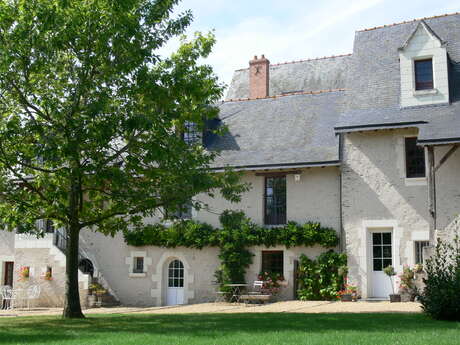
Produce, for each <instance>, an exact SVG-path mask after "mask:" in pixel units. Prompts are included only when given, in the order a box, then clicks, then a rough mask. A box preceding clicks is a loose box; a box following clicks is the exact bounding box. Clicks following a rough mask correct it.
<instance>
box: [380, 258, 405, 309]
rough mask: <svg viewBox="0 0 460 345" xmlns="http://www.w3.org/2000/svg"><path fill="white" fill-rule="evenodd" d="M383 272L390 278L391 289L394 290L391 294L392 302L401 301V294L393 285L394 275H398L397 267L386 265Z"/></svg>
mask: <svg viewBox="0 0 460 345" xmlns="http://www.w3.org/2000/svg"><path fill="white" fill-rule="evenodd" d="M383 272H384V273H385V274H386V275H387V276H388V277H389V278H390V284H391V290H392V291H393V293H392V294H390V302H401V295H400V294H397V293H395V288H394V285H393V277H394V276H395V275H396V272H395V269H394V268H393V266H391V265H390V266H387V267H385V268H384V269H383Z"/></svg>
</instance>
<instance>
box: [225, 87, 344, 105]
mask: <svg viewBox="0 0 460 345" xmlns="http://www.w3.org/2000/svg"><path fill="white" fill-rule="evenodd" d="M346 90H347V89H344V88H339V89H327V90H318V91H297V92H287V93H283V94H281V95H274V96H267V97H259V98H231V99H226V100H224V101H222V102H221V104H223V103H228V102H244V101H256V100H260V99H270V98H280V97H286V96H296V95H319V94H322V93H330V92H342V91H346Z"/></svg>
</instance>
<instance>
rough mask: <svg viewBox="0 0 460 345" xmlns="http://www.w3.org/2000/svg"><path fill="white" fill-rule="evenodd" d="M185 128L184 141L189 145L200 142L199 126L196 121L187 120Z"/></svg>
mask: <svg viewBox="0 0 460 345" xmlns="http://www.w3.org/2000/svg"><path fill="white" fill-rule="evenodd" d="M184 127H185V130H184V133H183V135H182V137H183V138H184V142H185V143H186V144H187V145H193V144H195V143H197V142H198V140H199V139H200V136H199V131H198V126H197V125H196V123H194V122H190V121H186V122H185V126H184Z"/></svg>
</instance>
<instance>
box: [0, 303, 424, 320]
mask: <svg viewBox="0 0 460 345" xmlns="http://www.w3.org/2000/svg"><path fill="white" fill-rule="evenodd" d="M421 311H422V310H421V308H420V304H419V303H415V302H406V303H390V302H387V301H359V302H327V301H283V302H276V303H270V304H267V305H247V306H246V305H244V304H229V303H201V304H189V305H182V306H174V307H150V308H148V307H147V308H134V307H116V308H94V309H87V310H85V311H84V313H85V314H193V313H419V312H421ZM61 313H62V309H61V308H33V309H31V310H27V309H26V310H0V317H15V316H38V315H60V314H61Z"/></svg>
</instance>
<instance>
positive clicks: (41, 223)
mask: <svg viewBox="0 0 460 345" xmlns="http://www.w3.org/2000/svg"><path fill="white" fill-rule="evenodd" d="M36 224H37V228H38V230H40V231H42V232H46V233H51V234H52V233H54V224H53V221H52V220H50V219H40V220H37V222H36Z"/></svg>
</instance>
